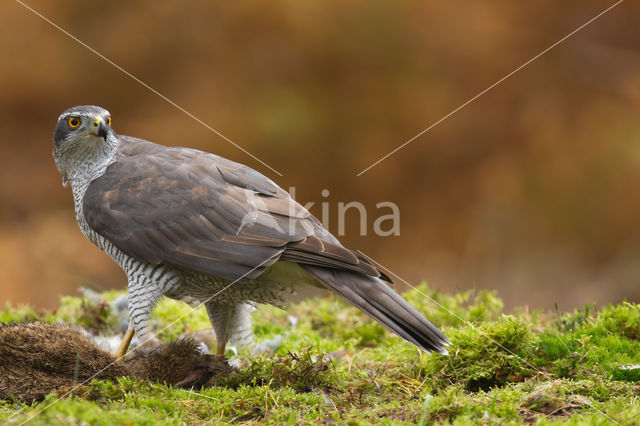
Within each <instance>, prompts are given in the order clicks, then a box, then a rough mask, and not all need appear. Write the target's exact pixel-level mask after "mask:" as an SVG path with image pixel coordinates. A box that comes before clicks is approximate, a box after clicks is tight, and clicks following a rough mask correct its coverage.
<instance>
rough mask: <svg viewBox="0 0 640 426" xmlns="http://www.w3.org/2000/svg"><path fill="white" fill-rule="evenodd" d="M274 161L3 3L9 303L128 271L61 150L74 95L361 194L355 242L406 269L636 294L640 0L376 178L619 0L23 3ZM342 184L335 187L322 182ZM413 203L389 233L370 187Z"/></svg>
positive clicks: (592, 297) (0, 291)
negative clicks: (361, 224)
mask: <svg viewBox="0 0 640 426" xmlns="http://www.w3.org/2000/svg"><path fill="white" fill-rule="evenodd" d="M28 4H29V5H30V6H31V7H33V8H34V9H36V10H37V11H39V12H40V13H41V14H42V15H44V16H46V17H47V18H49V19H51V20H52V21H53V22H55V23H57V24H58V25H60V26H61V27H62V28H64V29H66V30H68V31H69V32H70V33H71V34H73V35H75V36H76V37H78V38H79V39H80V40H82V41H83V42H85V43H87V44H88V45H90V46H91V47H93V48H95V49H96V50H98V51H99V52H101V53H102V54H104V55H105V56H106V57H108V58H110V59H111V60H113V61H114V62H115V63H117V64H119V65H120V66H122V67H123V68H124V69H126V70H127V71H129V72H131V73H132V74H133V75H135V76H137V77H138V78H140V79H141V80H143V81H144V82H146V83H147V84H149V85H150V86H152V87H153V88H155V89H157V90H158V91H159V92H161V93H162V94H164V95H166V96H167V97H168V98H170V99H172V100H173V101H175V102H176V103H178V104H179V105H181V106H183V107H184V108H186V109H187V110H189V111H190V112H192V113H193V114H195V115H196V116H197V117H199V118H200V119H202V120H203V121H204V122H206V123H208V124H209V125H211V126H212V127H214V128H216V129H217V130H219V131H220V132H222V133H223V134H225V135H226V136H228V137H229V138H231V139H232V140H234V141H236V142H237V143H238V144H240V145H241V146H242V147H244V148H245V149H247V150H249V151H250V152H251V153H253V154H255V155H256V156H258V157H259V158H261V159H263V160H264V161H265V162H266V163H268V164H269V165H271V166H272V167H274V168H275V169H277V170H279V171H280V172H282V173H283V174H284V176H282V177H280V176H277V175H276V174H274V173H273V172H272V171H270V170H269V169H267V168H265V167H264V166H262V165H261V164H260V163H258V162H256V161H255V160H253V159H252V158H250V157H249V156H247V155H246V154H244V153H242V152H241V151H239V150H238V149H236V148H235V147H233V146H232V145H231V144H229V143H228V142H226V141H224V140H223V139H221V138H220V137H218V136H216V135H215V134H213V133H212V132H210V131H209V130H207V129H206V128H205V127H204V126H202V125H200V124H198V123H197V122H195V121H194V120H193V119H191V118H189V117H188V116H186V115H185V114H183V113H182V112H180V111H179V110H177V109H176V108H174V107H173V106H171V105H170V104H168V103H167V102H166V101H164V100H163V99H161V98H160V97H158V96H157V95H155V94H153V93H151V92H150V91H149V90H147V89H146V88H144V87H143V86H141V85H140V84H139V83H137V82H136V81H134V80H133V79H131V78H129V77H127V76H126V75H124V74H123V73H122V72H121V71H119V70H117V69H116V68H114V67H113V66H112V65H109V64H108V63H107V62H105V61H104V60H103V59H101V58H99V57H98V56H96V55H95V54H94V53H92V52H90V51H89V50H87V49H86V48H84V47H82V46H81V45H79V44H78V43H77V42H75V41H73V40H72V39H70V38H69V37H68V36H66V35H65V34H63V33H62V32H60V31H59V30H57V29H55V28H54V27H52V26H51V25H50V24H48V23H47V22H45V21H43V20H42V19H41V18H40V17H38V16H36V15H35V14H34V13H32V12H30V11H29V10H27V9H25V8H24V7H23V6H21V5H20V4H19V3H17V2H13V1H3V2H1V3H0V271H1V273H0V303H4V302H6V301H11V302H13V303H22V302H27V303H30V304H32V305H35V306H38V307H54V306H55V305H56V304H57V300H58V299H57V298H58V295H59V294H73V293H75V292H76V291H77V288H78V287H79V286H81V285H88V286H90V287H93V288H96V289H106V288H113V287H120V288H124V286H125V277H124V275H123V274H122V272H121V271H120V270H119V269H118V268H117V267H116V266H115V265H114V264H112V262H111V260H110V259H109V258H108V257H107V256H106V255H104V254H103V253H101V252H100V251H99V250H98V249H96V248H95V247H93V246H92V245H91V243H89V242H88V241H86V240H85V238H84V237H83V236H82V235H81V233H80V231H79V230H78V227H77V224H76V222H75V218H74V213H73V207H72V200H71V194H70V191H69V189H68V188H62V186H61V179H60V176H59V174H58V172H57V170H56V169H55V166H54V163H53V161H52V158H51V148H52V146H51V138H52V133H53V129H54V126H55V123H56V119H57V117H58V115H59V114H60V112H62V111H63V110H65V109H66V108H68V107H70V106H73V105H78V104H98V105H102V106H105V107H106V108H107V109H109V110H110V111H111V113H112V116H113V126H114V128H115V129H116V131H117V132H119V133H122V134H129V135H135V136H139V137H143V138H146V139H150V140H153V141H156V142H159V143H163V144H167V145H186V146H190V147H195V148H199V149H205V150H209V151H213V152H215V153H217V154H219V155H222V156H225V157H228V158H231V159H233V160H236V161H240V162H243V163H246V164H249V165H250V166H252V167H254V168H256V169H257V170H259V171H261V172H263V173H265V174H266V175H267V176H269V177H271V178H272V179H274V180H275V181H276V182H277V183H279V184H280V185H281V186H283V187H285V188H288V187H290V186H295V187H296V196H297V199H298V200H299V201H302V202H303V203H305V202H307V201H316V205H315V206H314V208H313V209H312V212H314V213H315V214H317V215H320V213H321V212H320V209H319V207H320V204H319V203H320V202H322V201H325V202H328V203H329V206H330V208H331V209H332V211H331V213H330V216H329V218H330V222H331V223H330V227H331V230H332V231H334V232H336V231H337V229H336V226H337V222H336V220H333V219H332V218H337V203H338V202H341V201H342V202H349V201H360V202H362V203H363V204H364V205H365V206H366V207H367V209H368V211H369V218H368V220H367V223H368V230H369V235H367V236H360V235H359V231H358V226H357V225H358V217H357V215H356V214H352V215H351V216H350V218H349V219H350V220H349V221H348V223H347V229H348V231H347V235H345V236H344V237H343V241H344V242H345V243H346V244H347V245H349V246H350V247H353V248H360V249H362V250H363V251H364V252H365V253H366V254H368V255H369V256H371V257H373V258H374V259H376V260H377V261H379V262H381V263H382V264H383V265H385V266H386V267H388V268H390V269H391V270H392V271H393V272H395V273H397V274H398V275H400V276H401V277H403V278H405V279H407V280H408V281H410V282H413V283H418V282H420V281H422V280H426V281H427V282H429V283H430V285H431V286H433V287H436V288H437V289H439V290H442V291H448V292H453V291H458V290H466V289H471V288H475V289H480V288H491V289H494V288H495V289H498V290H499V293H500V294H501V295H502V296H503V297H504V298H505V300H506V302H507V306H508V307H514V306H519V305H528V306H530V307H544V308H551V307H553V305H554V303H555V302H557V303H558V305H559V307H560V309H562V310H564V309H571V308H573V307H576V306H580V305H583V304H584V303H587V302H597V303H607V302H614V301H620V300H622V299H625V298H626V299H628V300H634V301H638V300H640V223H639V222H640V193H639V191H638V184H639V183H640V25H638V17H639V16H640V3H638V2H632V1H626V2H623V3H622V4H620V5H619V6H618V7H616V8H615V9H613V10H612V11H611V12H609V13H608V14H606V15H605V16H603V17H602V18H600V19H599V20H597V21H596V22H594V23H593V24H591V25H590V26H588V27H587V28H585V29H584V30H583V31H581V32H579V33H578V34H576V35H575V36H573V37H571V38H570V39H568V40H567V41H566V42H564V43H563V44H561V45H559V46H557V47H556V48H555V49H553V50H551V51H550V52H548V53H547V54H546V55H544V56H543V57H541V58H540V59H538V60H537V61H535V62H533V63H532V64H530V65H529V66H527V67H526V68H525V69H523V70H522V71H520V72H519V73H517V74H515V75H514V76H512V77H511V78H509V79H508V80H506V81H505V82H503V83H502V84H500V85H499V86H498V87H496V88H495V89H493V90H492V91H490V92H488V93H487V94H485V95H484V96H482V97H480V98H479V99H478V100H476V101H475V102H473V103H472V104H470V105H468V106H467V107H466V108H464V109H463V110H461V111H460V112H458V113H457V114H455V115H453V116H452V117H450V118H449V119H447V120H446V121H444V122H442V123H441V124H440V125H438V126H436V127H435V128H433V129H432V130H431V131H430V132H428V133H427V134H425V135H423V136H422V137H420V138H419V139H417V140H415V141H414V142H413V143H411V144H410V145H409V146H407V147H406V148H405V149H403V150H401V151H399V152H398V153H396V154H394V155H393V156H391V157H390V158H388V159H387V160H385V161H384V162H382V163H380V164H379V165H377V166H376V167H374V168H372V169H371V170H369V171H368V172H367V173H365V174H363V175H362V176H360V177H356V174H357V173H358V172H360V171H361V170H362V169H364V168H365V167H367V166H369V165H370V164H371V163H373V162H374V161H376V160H377V159H379V158H380V157H381V156H383V155H385V154H386V153H388V152H389V151H391V150H392V149H394V148H395V147H396V146H398V145H400V144H401V143H403V142H404V141H406V140H407V139H409V138H411V137H413V136H414V135H416V134H417V133H418V132H420V131H421V130H423V129H424V128H426V127H428V126H429V125H431V124H432V123H433V122H435V121H437V120H438V119H440V118H441V117H443V116H444V115H445V114H447V113H448V112H450V111H451V110H453V109H454V108H456V107H458V106H459V105H461V104H462V103H464V102H465V101H467V100H468V99H470V98H471V97H473V96H474V95H476V94H477V93H478V92H480V91H482V90H483V89H485V88H486V87H488V86H489V85H490V84H492V83H494V82H495V81H496V80H498V79H499V78H501V77H502V76H504V75H506V74H507V73H509V72H511V71H512V70H514V69H515V68H516V67H518V66H519V65H521V64H522V63H524V62H525V61H527V60H529V59H530V58H532V57H533V56H535V55H536V54H538V53H539V52H541V51H542V50H543V49H545V48H547V47H548V46H550V45H551V44H553V43H554V42H556V41H557V40H559V39H560V38H562V37H563V36H565V35H566V34H568V33H569V32H571V31H573V30H574V29H575V28H577V27H578V26H580V25H582V24H583V23H585V22H586V21H587V20H589V19H591V18H592V17H594V16H595V15H597V14H598V13H599V12H601V11H602V10H604V9H605V8H607V7H608V6H610V5H611V4H613V2H611V1H584V0H573V1H568V0H567V1H563V2H557V1H537V2H514V1H512V0H504V1H494V2H474V1H450V2H439V1H438V2H436V1H406V2H391V1H378V0H376V1H364V0H347V1H341V2H326V1H316V0H310V1H295V0H276V1H270V2H264V1H258V0H249V1H241V2H229V1H205V0H202V1H192V2H188V3H185V2H157V1H150V0H148V1H137V2H125V1H109V2H102V3H100V2H99V3H95V2H86V1H70V0H65V1H57V2H51V1H47V0H29V1H28ZM323 189H328V190H329V191H330V196H329V197H328V198H324V197H322V196H321V191H322V190H323ZM381 201H393V202H395V203H396V204H398V206H399V207H400V210H401V233H400V235H399V236H393V237H382V238H381V237H377V236H375V235H374V234H373V233H372V232H371V230H372V224H373V220H374V219H375V218H376V217H377V210H376V208H375V205H376V203H378V202H381Z"/></svg>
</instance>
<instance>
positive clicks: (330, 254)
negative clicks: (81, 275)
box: [83, 136, 380, 279]
mask: <svg viewBox="0 0 640 426" xmlns="http://www.w3.org/2000/svg"><path fill="white" fill-rule="evenodd" d="M83 209H84V216H85V219H86V221H87V224H88V225H89V227H90V228H91V229H93V230H94V231H96V232H97V233H98V234H100V235H102V236H104V237H105V238H107V239H108V240H109V241H111V243H113V244H114V245H115V246H116V247H118V248H119V249H120V250H122V251H123V252H124V253H126V254H127V255H129V256H131V257H134V258H136V259H139V260H143V261H145V262H148V263H152V264H159V263H167V264H173V265H175V266H180V267H183V268H190V269H193V270H196V271H199V272H203V273H207V274H211V275H213V276H216V277H223V278H228V279H236V278H240V277H241V276H242V275H243V274H244V273H246V272H247V271H248V270H251V268H254V267H256V268H257V270H259V271H261V270H263V269H264V268H263V266H265V265H262V262H265V261H266V260H267V259H270V260H269V262H268V263H272V262H275V261H276V260H278V259H279V258H280V259H281V260H291V261H295V262H299V263H302V264H310V265H317V266H326V267H331V268H338V269H344V270H351V271H355V272H360V273H362V274H365V275H368V276H372V277H378V276H380V273H379V272H378V271H377V269H376V268H375V267H374V266H373V265H372V264H371V263H370V262H369V261H368V260H366V259H364V258H363V257H362V256H359V255H358V254H356V253H354V252H352V251H351V250H348V249H346V248H344V247H342V245H341V244H340V243H339V242H338V240H336V239H335V238H334V237H333V236H332V235H331V234H329V233H328V232H327V231H326V230H325V229H324V228H322V226H321V225H320V223H319V222H318V221H317V220H316V219H315V218H314V217H313V216H312V215H311V214H310V213H309V212H308V211H307V210H306V209H305V208H304V207H302V206H301V205H299V204H298V203H297V202H296V201H295V200H293V199H291V197H290V196H289V194H287V193H286V192H285V191H284V190H282V189H280V188H279V187H278V186H277V185H276V184H275V183H273V182H272V181H271V180H269V179H267V178H266V177H264V176H262V175H261V174H260V173H258V172H256V171H255V170H252V169H250V168H249V167H246V166H243V165H241V164H237V163H234V162H232V161H230V160H226V159H224V158H221V157H218V156H215V155H213V154H208V153H204V152H201V151H196V150H192V149H187V148H169V147H165V146H162V145H157V144H154V143H151V142H147V141H144V140H142V139H136V138H131V137H128V136H120V150H119V152H118V156H117V158H116V161H115V162H114V163H112V164H111V165H110V166H109V167H107V170H106V172H105V174H104V175H102V176H100V177H99V178H97V179H96V180H94V181H93V182H91V184H90V185H89V187H88V188H87V191H86V192H85V197H84V200H83ZM252 275H255V274H253V273H252Z"/></svg>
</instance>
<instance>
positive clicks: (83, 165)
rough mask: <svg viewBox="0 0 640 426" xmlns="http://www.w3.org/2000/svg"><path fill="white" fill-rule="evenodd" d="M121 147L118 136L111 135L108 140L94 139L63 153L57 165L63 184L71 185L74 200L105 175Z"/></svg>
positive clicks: (89, 139)
mask: <svg viewBox="0 0 640 426" xmlns="http://www.w3.org/2000/svg"><path fill="white" fill-rule="evenodd" d="M119 145H120V142H119V140H118V137H117V136H116V135H109V136H108V137H107V139H106V140H105V139H101V138H93V137H92V138H88V139H86V140H85V141H83V142H82V143H78V144H75V145H74V146H73V147H72V148H71V149H69V150H67V152H64V153H61V155H60V156H59V158H58V161H56V165H57V166H58V170H60V173H61V174H62V180H63V184H64V185H65V186H66V185H67V184H70V185H71V189H72V190H73V194H74V198H76V196H77V195H81V194H84V191H85V190H86V188H87V186H89V184H90V183H91V182H92V181H93V180H95V179H97V178H98V177H100V176H102V175H103V174H104V172H105V170H106V169H107V167H108V166H109V165H110V164H111V163H113V162H114V161H115V159H116V155H117V152H118V147H119Z"/></svg>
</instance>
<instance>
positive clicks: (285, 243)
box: [54, 107, 449, 353]
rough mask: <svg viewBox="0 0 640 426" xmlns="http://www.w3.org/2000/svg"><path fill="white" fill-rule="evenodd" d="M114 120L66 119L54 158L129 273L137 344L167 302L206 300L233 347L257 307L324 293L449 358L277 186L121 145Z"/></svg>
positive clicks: (97, 112)
mask: <svg viewBox="0 0 640 426" xmlns="http://www.w3.org/2000/svg"><path fill="white" fill-rule="evenodd" d="M73 118H77V119H78V120H79V121H81V123H80V125H79V129H78V130H76V129H75V128H71V125H70V124H69V123H70V120H73ZM107 120H108V121H110V116H109V113H108V112H107V111H106V110H104V109H102V108H99V107H75V108H72V109H70V110H68V111H66V112H65V113H63V114H62V115H61V116H60V118H59V120H58V126H57V128H56V132H55V135H54V157H55V159H56V165H57V166H58V169H59V170H60V171H61V173H62V174H63V180H65V181H69V182H70V183H71V186H72V190H73V193H74V201H75V205H76V217H77V219H78V223H79V225H80V228H81V229H82V231H83V232H84V234H85V235H86V236H87V237H88V238H89V239H90V240H91V241H93V242H94V243H95V244H96V245H97V246H98V247H100V248H101V249H103V250H104V251H106V252H107V253H108V254H109V255H110V256H111V257H112V258H113V259H114V260H115V261H116V262H117V263H118V264H119V265H120V266H121V267H122V268H123V269H124V271H125V272H126V273H127V277H128V282H129V285H128V286H129V293H130V306H129V311H130V320H131V321H132V323H133V326H134V328H135V329H136V332H137V333H139V334H145V333H146V321H147V319H148V316H149V314H150V312H151V309H152V308H153V306H154V305H155V303H156V302H157V301H158V299H159V298H160V297H161V296H162V295H166V296H169V297H172V298H176V299H181V300H185V301H187V302H192V303H195V302H198V301H201V302H205V305H206V307H207V311H208V313H209V317H210V319H211V322H212V325H213V327H214V330H215V331H216V335H217V336H218V341H219V344H220V345H221V346H222V348H224V344H225V343H226V341H227V339H234V338H236V339H239V340H243V341H246V340H248V339H249V337H248V336H250V335H251V333H250V323H249V322H248V315H247V312H248V309H250V308H251V306H252V304H253V303H254V302H258V303H271V304H275V305H278V306H283V307H285V306H286V305H287V303H288V302H289V301H290V300H294V299H295V298H296V295H297V294H298V293H306V292H309V293H314V292H315V293H317V292H318V290H319V289H320V288H323V287H326V288H328V289H330V290H332V291H334V292H336V293H338V294H339V295H340V296H342V297H344V298H345V299H346V300H347V301H349V302H350V303H351V304H353V305H354V306H356V307H357V308H359V309H360V310H362V311H363V312H365V313H367V314H368V315H370V316H371V317H373V318H374V319H376V320H377V321H379V322H380V323H381V324H383V325H384V326H385V327H387V328H388V329H390V330H392V331H394V332H395V333H397V334H398V335H400V336H401V337H403V338H405V339H406V340H408V341H410V342H412V343H414V344H416V345H417V346H419V347H421V348H422V349H424V350H427V351H437V352H441V353H446V349H445V346H446V345H448V344H449V341H448V340H447V338H446V337H445V336H444V335H443V334H442V333H441V332H440V331H439V330H438V329H437V328H435V327H434V326H433V325H432V324H431V323H430V322H429V321H428V320H426V319H425V318H424V317H423V316H422V315H421V314H420V313H418V312H417V311H416V310H415V309H414V308H413V307H411V306H410V305H409V304H408V303H407V302H406V301H405V300H404V299H402V297H400V296H399V295H398V294H397V293H395V292H394V291H393V290H392V289H390V288H389V287H388V286H387V285H386V284H385V283H384V282H383V281H382V280H381V278H382V279H385V280H388V277H386V276H385V275H384V274H381V272H380V271H378V270H377V268H376V267H375V266H374V265H373V264H371V262H370V261H368V260H367V259H366V258H364V257H363V256H361V255H359V254H358V253H356V252H353V251H351V250H349V249H347V248H345V247H343V246H342V245H341V244H340V242H339V241H338V240H337V239H336V238H335V237H333V236H332V235H331V234H330V233H329V232H328V231H327V230H325V229H324V228H323V227H322V225H321V224H320V223H319V221H318V220H317V219H316V218H314V217H313V216H312V215H311V214H310V213H309V212H308V211H307V210H306V209H304V208H303V207H302V206H301V205H299V204H298V203H297V202H295V200H293V199H292V198H291V197H290V196H289V194H288V193H287V192H286V191H284V190H283V189H281V188H279V187H278V186H277V185H276V184H275V183H274V182H272V181H271V180H269V179H268V178H266V177H264V176H263V175H261V174H260V173H258V172H256V171H255V170H253V169H251V168H249V167H247V166H244V165H241V164H238V163H235V162H233V161H230V160H227V159H224V158H221V157H219V156H216V155H213V154H210V153H206V152H202V151H198V150H194V149H188V148H171V147H166V146H162V145H158V144H154V143H152V142H148V141H145V140H142V139H137V138H132V137H129V136H122V135H120V136H118V135H116V133H115V132H114V131H113V129H111V127H110V126H107V125H106V121H107ZM73 124H75V122H73Z"/></svg>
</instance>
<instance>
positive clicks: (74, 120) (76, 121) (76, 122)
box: [68, 117, 80, 129]
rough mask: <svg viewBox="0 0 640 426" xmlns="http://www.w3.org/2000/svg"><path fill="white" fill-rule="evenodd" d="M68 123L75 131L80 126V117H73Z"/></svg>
mask: <svg viewBox="0 0 640 426" xmlns="http://www.w3.org/2000/svg"><path fill="white" fill-rule="evenodd" d="M68 123H69V127H71V128H73V129H75V128H76V127H78V126H79V125H80V119H79V118H78V117H71V118H70V119H69V121H68Z"/></svg>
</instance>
